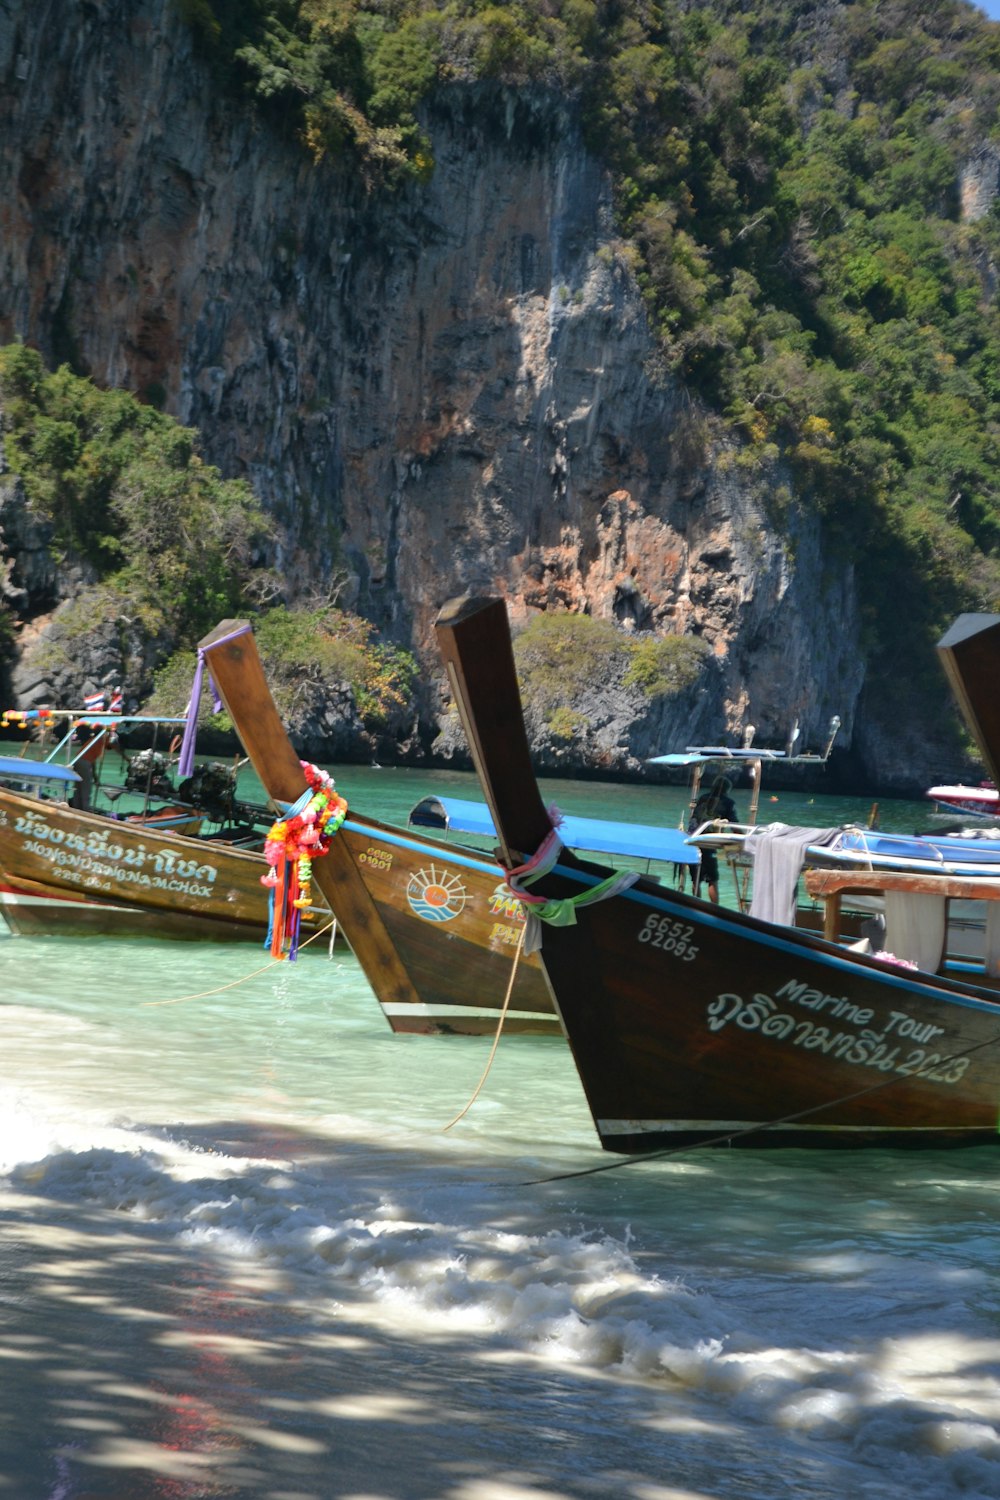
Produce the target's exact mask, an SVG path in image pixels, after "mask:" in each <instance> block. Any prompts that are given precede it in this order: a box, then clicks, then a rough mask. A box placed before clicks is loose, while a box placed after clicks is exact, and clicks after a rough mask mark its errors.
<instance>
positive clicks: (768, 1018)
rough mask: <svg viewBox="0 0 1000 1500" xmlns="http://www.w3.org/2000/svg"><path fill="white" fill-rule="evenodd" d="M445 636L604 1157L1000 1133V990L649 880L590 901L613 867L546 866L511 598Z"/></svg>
mask: <svg viewBox="0 0 1000 1500" xmlns="http://www.w3.org/2000/svg"><path fill="white" fill-rule="evenodd" d="M437 633H438V640H439V643H440V645H441V649H442V654H443V656H444V660H445V665H446V667H447V670H448V674H449V679H450V681H451V685H452V689H453V692H454V694H455V699H456V703H457V706H458V709H459V712H460V715H461V717H462V721H463V724H464V726H465V729H466V734H467V737H468V740H469V745H470V748H471V750H472V754H473V759H474V761H475V763H476V769H477V771H478V772H479V776H480V781H481V783H482V787H483V792H484V795H485V798H486V801H487V804H488V805H489V808H490V812H491V814H492V817H493V822H494V826H495V827H496V829H497V831H498V838H499V841H500V847H501V851H502V855H503V859H504V863H505V865H506V866H507V867H508V868H509V869H511V870H519V869H520V870H521V871H522V872H523V871H524V868H525V862H526V861H530V862H531V864H532V868H533V870H534V878H533V881H532V885H531V894H532V895H533V896H535V897H542V898H544V899H545V900H546V901H547V902H548V903H555V904H554V905H550V906H549V908H548V910H547V911H546V916H547V917H548V918H549V919H550V920H549V921H548V922H543V924H542V932H543V938H542V945H541V961H542V966H543V968H544V970H545V973H546V975H547V977H548V980H549V985H550V988H551V990H552V993H553V996H554V998H555V1001H556V1004H557V1007H558V1009H559V1012H560V1015H561V1017H562V1021H563V1025H564V1027H565V1030H566V1034H567V1036H568V1038H569V1043H570V1046H571V1048H572V1052H573V1056H574V1059H575V1061H576V1065H577V1070H578V1072H579V1074H580V1079H581V1082H582V1084H583V1088H584V1092H585V1093H586V1096H587V1101H588V1104H589V1106H590V1110H591V1114H592V1116H593V1119H594V1123H595V1126H596V1128H597V1131H598V1135H599V1137H600V1140H601V1144H602V1145H603V1146H604V1147H605V1148H606V1149H608V1150H611V1151H621V1152H641V1151H652V1150H662V1149H664V1148H667V1149H670V1148H678V1147H687V1146H693V1145H701V1144H725V1145H735V1144H740V1145H744V1144H745V1145H752V1146H762V1145H808V1146H897V1145H905V1146H934V1147H939V1146H944V1145H959V1144H962V1145H972V1144H975V1145H980V1144H986V1143H989V1144H993V1143H995V1142H996V1141H997V1140H998V1105H1000V1006H998V1005H997V1004H996V1001H995V998H994V997H993V996H992V995H990V994H989V993H988V992H987V991H985V990H982V989H979V988H977V987H972V986H967V985H965V984H959V983H957V982H955V981H953V980H949V979H945V978H939V977H937V976H936V975H931V974H927V973H922V972H920V971H916V970H912V969H907V968H903V967H901V966H899V965H896V964H888V963H886V962H884V961H881V960H877V959H873V958H867V957H863V956H861V955H858V954H853V953H849V952H847V951H845V950H844V949H841V948H838V947H836V946H835V945H834V944H832V943H828V942H826V941H825V940H823V939H821V938H817V937H813V936H812V935H811V934H809V933H806V932H802V931H799V930H798V929H796V928H793V927H787V928H786V927H779V926H775V925H773V924H771V923H766V922H761V921H758V920H756V919H755V918H752V917H750V916H748V915H745V914H743V913H740V912H733V911H728V910H726V909H724V908H722V907H719V906H714V905H711V904H709V903H707V902H703V901H701V900H699V899H697V898H695V897H693V896H687V895H685V894H683V893H682V892H679V891H669V890H667V889H665V888H663V887H660V886H655V885H653V884H651V883H650V882H647V881H644V880H642V879H640V880H638V881H637V882H636V883H635V884H634V885H633V886H632V888H631V889H630V890H627V891H625V892H624V893H622V892H620V891H619V892H618V893H616V894H610V893H609V891H608V890H607V889H605V890H604V891H603V892H598V893H597V897H596V899H595V894H594V887H595V886H599V885H601V884H602V882H604V881H605V880H606V879H607V877H609V876H610V875H611V874H612V872H611V871H609V870H608V869H607V868H606V867H604V866H600V865H595V864H589V863H583V862H581V861H579V860H577V859H576V858H575V857H574V856H573V855H572V854H571V853H569V852H568V851H565V850H564V851H562V853H561V854H559V856H558V861H557V863H556V864H555V865H554V867H551V866H550V863H549V856H550V854H551V847H550V846H551V841H552V829H551V825H550V821H549V818H548V814H547V813H546V810H545V806H544V803H543V802H542V799H541V797H540V795H539V792H538V787H537V783H536V782H535V779H534V774H533V771H532V769H531V760H530V752H529V749H528V741H527V736H526V734H525V732H524V724H523V717H522V713H521V707H520V700H519V695H518V690H517V680H516V674H515V671H514V662H513V655H512V652H511V649H510V636H509V628H508V624H507V616H506V609H505V606H504V604H503V601H501V600H496V599H493V600H479V599H463V600H455V601H452V603H451V604H449V605H446V606H445V608H444V609H443V610H442V612H441V615H440V616H439V619H438V622H437ZM583 895H589V896H590V898H591V900H590V904H586V905H584V904H579V901H578V898H579V897H581V896H583ZM567 901H570V902H572V903H573V905H572V908H568V907H567V906H566V905H565V903H566V902H567Z"/></svg>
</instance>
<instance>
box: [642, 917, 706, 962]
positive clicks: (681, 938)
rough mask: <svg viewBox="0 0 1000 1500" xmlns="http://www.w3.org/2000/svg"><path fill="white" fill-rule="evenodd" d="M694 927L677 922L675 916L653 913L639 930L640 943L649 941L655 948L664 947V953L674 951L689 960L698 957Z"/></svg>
mask: <svg viewBox="0 0 1000 1500" xmlns="http://www.w3.org/2000/svg"><path fill="white" fill-rule="evenodd" d="M693 932H694V928H693V927H689V926H687V925H686V924H685V923H684V922H675V921H674V919H673V917H659V916H657V915H656V913H655V912H654V913H652V914H651V915H650V916H648V917H647V918H646V921H645V924H644V926H643V927H641V928H640V930H639V941H640V943H649V944H651V945H652V947H654V948H662V949H663V951H664V953H672V954H674V956H675V957H676V958H683V959H684V960H685V961H689V960H690V959H692V958H697V957H698V949H697V946H696V945H695V944H693V943H692V942H691V935H692V933H693Z"/></svg>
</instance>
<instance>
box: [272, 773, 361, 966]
mask: <svg viewBox="0 0 1000 1500" xmlns="http://www.w3.org/2000/svg"><path fill="white" fill-rule="evenodd" d="M299 764H300V765H301V767H302V770H303V773H304V775H305V778H306V781H307V783H308V789H307V790H306V791H304V792H303V793H302V796H301V797H300V798H299V800H298V801H297V802H294V803H293V804H292V805H291V806H290V807H289V808H288V811H287V812H286V813H285V815H284V817H282V818H279V819H278V820H277V822H275V823H273V824H272V825H271V828H270V831H269V832H268V835H267V839H266V841H265V844H264V858H265V859H266V860H267V863H268V870H267V873H266V874H265V875H262V876H261V877H260V883H261V885H263V886H268V887H269V888H270V907H269V918H268V932H267V941H266V943H265V947H268V948H270V950H271V953H272V956H273V957H274V958H284V957H285V956H286V952H287V956H288V958H289V959H290V960H291V961H292V962H294V960H295V958H296V956H297V954H298V948H299V930H300V926H301V919H302V912H303V910H304V909H305V908H306V907H308V906H311V905H312V866H313V860H314V859H319V858H320V856H321V855H324V854H325V853H326V852H327V850H328V849H329V847H330V840H331V839H332V838H333V835H334V834H335V833H336V832H337V830H338V828H339V827H340V825H341V823H343V821H344V819H345V818H346V817H347V802H346V801H345V799H344V798H343V797H341V796H340V795H339V793H338V792H337V790H336V786H335V783H334V780H333V777H332V776H330V775H328V774H327V772H326V771H321V770H320V769H319V767H318V766H314V765H311V764H310V763H309V762H308V761H305V760H303V761H300V762H299Z"/></svg>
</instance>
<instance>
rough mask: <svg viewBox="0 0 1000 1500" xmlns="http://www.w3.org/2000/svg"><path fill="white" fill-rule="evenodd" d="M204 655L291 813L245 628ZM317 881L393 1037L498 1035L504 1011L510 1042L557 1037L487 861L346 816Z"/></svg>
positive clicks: (537, 970)
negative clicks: (520, 1036) (519, 1035)
mask: <svg viewBox="0 0 1000 1500" xmlns="http://www.w3.org/2000/svg"><path fill="white" fill-rule="evenodd" d="M199 651H200V653H201V655H202V657H203V660H204V661H205V663H206V664H207V666H208V668H209V670H210V672H211V674H212V677H213V680H214V682H215V685H216V687H217V689H218V691H219V694H220V696H221V698H222V700H223V702H224V703H225V706H226V709H227V712H228V713H229V716H230V718H231V719H232V721H233V724H234V725H235V727H236V731H237V733H238V735H239V737H240V739H241V741H242V743H243V746H244V749H245V750H246V753H247V755H248V756H249V757H250V760H251V762H252V763H253V766H254V769H255V770H256V772H257V775H258V777H259V778H260V781H261V784H262V785H263V787H264V789H265V791H266V792H267V794H268V796H270V797H271V798H272V799H273V800H274V802H275V803H276V804H277V805H279V806H282V807H287V806H289V805H291V804H294V803H295V802H296V800H297V799H298V798H299V797H300V796H301V795H302V793H303V792H304V791H305V790H306V778H305V774H304V772H303V769H302V762H301V761H300V760H299V758H298V756H297V754H296V752H295V750H294V749H293V747H292V744H291V741H290V740H289V738H288V735H287V734H286V732H285V728H284V725H283V724H282V722H281V718H280V716H279V714H278V712H277V709H276V708H275V706H274V700H273V699H272V697H271V693H270V690H269V688H268V686H267V682H266V679H265V676H264V672H263V668H262V666H261V662H260V657H259V655H258V652H257V645H256V642H255V640H254V637H253V632H252V630H251V627H250V625H249V623H248V622H246V621H233V620H226V621H223V622H222V624H220V625H219V626H218V627H217V628H216V629H215V630H214V631H212V632H211V633H210V634H209V635H208V636H206V637H205V639H204V640H203V641H202V642H201V643H200V646H199ZM313 881H314V883H315V884H316V885H318V886H319V888H320V890H321V891H322V892H323V894H324V896H325V897H326V899H327V901H328V902H329V904H330V906H331V908H332V909H333V911H334V913H335V914H336V917H337V921H338V924H339V927H340V930H341V932H342V933H343V935H344V937H345V938H346V940H347V942H348V943H349V945H350V947H351V948H352V949H353V951H354V953H355V955H356V957H357V959H358V961H359V963H360V964H361V967H362V968H363V970H364V972H365V976H366V978H367V979H368V982H369V984H370V985H371V987H372V989H373V990H374V991H375V994H376V996H377V998H378V1001H379V1004H380V1005H381V1007H382V1010H383V1012H384V1014H385V1016H386V1018H387V1020H388V1021H389V1024H390V1026H391V1027H392V1028H393V1030H394V1031H400V1032H444V1033H470V1034H471V1033H492V1032H494V1031H495V1030H496V1028H497V1025H498V1021H499V1018H500V1014H501V1011H502V1010H503V1008H504V1006H505V1004H506V1011H505V1013H504V1027H505V1029H506V1030H510V1031H527V1032H542V1033H545V1032H549V1033H558V1032H559V1023H558V1019H557V1017H556V1013H555V1008H554V1006H553V1004H552V999H551V996H550V995H549V991H548V988H547V986H546V983H545V979H544V976H543V974H542V971H541V967H540V965H539V963H538V960H537V958H532V959H530V960H529V959H528V958H527V957H526V956H519V955H520V939H521V934H522V932H523V930H524V921H525V919H524V908H523V906H522V905H521V903H520V902H519V901H517V900H516V899H515V898H514V897H512V896H511V894H510V893H509V892H508V891H507V890H506V888H505V886H504V883H503V879H502V875H501V872H500V871H499V870H498V869H497V867H496V865H495V864H494V863H493V862H492V861H491V859H490V858H489V857H488V856H485V855H483V854H482V853H481V852H477V851H474V850H469V849H462V848H460V847H456V846H455V845H450V844H445V843H443V842H440V841H438V840H434V839H431V838H427V837H424V836H422V835H418V834H414V833H412V832H410V831H408V830H405V829H401V828H393V827H391V826H389V825H388V824H385V823H381V822H379V821H378V820H377V819H374V818H368V817H365V816H364V815H362V814H360V813H358V812H356V811H355V810H354V809H351V810H350V812H349V814H348V816H347V818H346V819H345V821H344V822H343V824H342V825H341V827H340V830H339V832H338V833H337V834H336V835H335V836H334V837H333V839H332V841H331V844H330V849H329V852H328V853H327V854H326V855H324V856H323V858H321V859H318V860H316V861H315V863H314V865H313ZM261 899H262V902H263V900H264V899H265V898H264V897H263V895H262V898H261ZM515 960H516V962H515ZM508 991H509V997H508Z"/></svg>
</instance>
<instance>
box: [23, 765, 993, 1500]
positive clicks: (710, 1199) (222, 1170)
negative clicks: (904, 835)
mask: <svg viewBox="0 0 1000 1500" xmlns="http://www.w3.org/2000/svg"><path fill="white" fill-rule="evenodd" d="M338 785H339V788H340V790H341V791H342V792H343V793H344V794H345V795H346V796H347V797H348V800H349V801H350V803H351V805H352V807H354V809H355V810H356V811H368V812H372V813H374V814H376V815H377V816H380V817H383V818H385V819H387V820H389V821H405V818H406V815H407V814H408V812H409V809H410V807H412V806H413V805H414V803H416V802H417V801H418V800H419V798H420V797H421V796H423V795H425V794H427V793H429V792H433V791H436V792H438V793H446V794H447V793H449V792H450V793H451V794H452V795H456V796H466V797H468V796H475V795H476V791H475V783H474V782H473V780H472V778H471V777H469V776H465V775H462V774H459V773H455V774H447V775H441V774H440V773H438V774H435V775H433V776H430V775H428V774H426V773H421V772H416V771H390V770H376V769H369V768H367V767H365V768H344V769H343V770H342V771H340V772H339V773H338ZM252 790H253V789H252V786H251V784H250V782H249V781H247V783H246V786H245V794H246V795H248V796H249V795H252ZM543 791H544V794H545V796H546V799H547V800H549V801H553V800H554V801H555V802H557V803H558V805H559V806H560V807H561V808H562V810H563V811H565V812H568V813H578V814H581V815H585V816H597V817H609V818H620V819H625V818H630V819H633V820H641V821H650V822H653V821H660V822H664V823H667V824H669V826H676V823H677V821H678V820H679V818H680V817H681V816H682V814H683V813H684V810H685V808H686V802H687V793H686V789H685V788H684V787H677V788H666V787H656V788H652V787H619V786H602V785H596V784H593V783H575V782H552V783H548V784H547V785H545V787H544V788H543ZM744 795H745V794H741V789H740V788H739V786H737V790H736V798H737V802H738V805H739V806H740V808H741V809H742V808H743V807H744V806H745V801H744V800H743V799H744ZM767 795H768V794H767V790H766V788H765V798H764V801H762V813H761V816H762V817H765V816H768V815H770V816H778V817H780V818H781V819H782V820H783V821H787V822H792V823H801V824H803V825H806V824H808V825H812V824H814V823H815V826H822V825H824V824H826V823H828V822H838V823H839V822H845V821H855V820H858V821H866V820H867V816H868V812H869V809H870V805H871V804H870V801H867V800H864V799H855V800H849V799H838V800H836V801H834V800H833V799H827V798H819V797H817V798H815V799H814V800H810V799H809V798H808V797H805V796H800V795H798V794H793V793H781V792H779V793H777V794H776V795H777V796H778V799H779V800H778V802H777V803H776V804H772V803H770V802H768V801H767ZM924 814H925V808H924V806H923V805H922V804H912V803H901V802H887V801H883V802H881V805H880V821H881V826H882V827H883V828H886V829H890V830H892V831H911V830H912V829H913V828H914V827H916V826H917V825H918V822H919V821H920V818H921V817H922V816H924ZM0 986H2V988H0V1057H2V1058H3V1069H2V1072H0V1320H2V1330H3V1331H2V1338H0V1371H2V1381H3V1384H2V1386H0V1495H10V1496H12V1497H16V1500H36V1497H37V1500H85V1497H86V1500H203V1497H205V1500H215V1497H247V1500H250V1497H253V1500H257V1497H260V1500H334V1497H336V1500H422V1497H427V1500H560V1497H573V1500H577V1497H579V1500H592V1497H595V1496H596V1497H601V1500H604V1497H612V1496H613V1497H627V1500H700V1497H712V1500H731V1497H752V1500H792V1497H795V1500H803V1497H808V1500H834V1497H836V1500H841V1497H845V1496H851V1497H854V1496H861V1497H867V1500H886V1497H897V1496H903V1495H905V1496H908V1497H909V1496H914V1497H917V1500H959V1497H961V1500H970V1497H971V1500H978V1497H986V1496H991V1497H992V1496H995V1495H996V1494H997V1493H998V1492H1000V1292H998V1286H1000V1282H998V1280H997V1271H998V1262H1000V1241H998V1237H997V1234H996V1223H997V1219H998V1213H1000V1175H998V1167H1000V1155H997V1154H995V1153H994V1152H993V1151H991V1150H975V1151H971V1152H962V1153H957V1154H949V1153H936V1152H935V1153H914V1154H912V1155H903V1154H900V1155H893V1154H891V1153H886V1152H875V1153H858V1154H853V1153H850V1152H845V1153H836V1152H817V1153H805V1152H785V1151H778V1152H766V1151H738V1152H737V1151H722V1152H714V1153H713V1152H707V1151H700V1152H699V1151H690V1152H686V1153H681V1154H679V1155H676V1156H674V1157H672V1158H667V1159H664V1160H659V1161H655V1162H652V1161H648V1162H642V1163H634V1164H627V1163H622V1162H621V1161H619V1160H617V1159H615V1158H610V1157H607V1156H606V1155H604V1154H603V1153H602V1152H601V1151H600V1149H599V1147H598V1145H597V1142H596V1137H595V1135H594V1131H593V1127H592V1125H591V1122H590V1118H589V1115H588V1113H587V1110H586V1107H585V1105H584V1101H583V1098H582V1094H581V1091H580V1087H579V1082H578V1080H577V1078H576V1074H575V1071H574V1068H573V1065H572V1060H571V1058H570V1056H569V1053H568V1050H567V1049H566V1047H565V1046H564V1044H563V1043H562V1042H561V1041H560V1040H559V1039H556V1038H529V1037H509V1038H508V1037H501V1039H500V1041H499V1044H498V1046H497V1049H496V1054H495V1057H493V1059H492V1062H491V1048H492V1039H491V1038H489V1037H479V1038H475V1037H461V1038H439V1037H396V1036H393V1035H392V1034H391V1033H390V1032H389V1030H388V1028H387V1026H386V1024H385V1022H384V1021H383V1019H382V1017H381V1013H380V1011H379V1010H378V1007H377V1005H376V1004H375V1002H374V999H373V997H372V995H371V993H370V991H369V989H368V987H367V985H366V983H365V981H364V979H363V977H362V975H361V974H360V971H359V970H358V968H357V965H356V963H355V962H354V960H353V958H352V957H351V956H350V955H347V954H343V953H340V952H339V951H338V952H336V953H335V954H334V956H333V957H332V958H330V957H329V956H328V955H327V954H326V953H325V952H322V953H317V952H312V951H310V952H309V953H306V954H304V955H303V956H302V958H301V959H300V961H299V962H298V963H297V964H294V965H290V964H287V963H285V964H278V965H273V964H271V963H270V962H269V961H268V959H267V958H266V956H265V955H264V954H263V953H262V951H260V950H258V949H257V948H256V947H254V946H250V945H247V946H243V945H240V946H238V947H233V946H226V947H225V948H223V947H215V946H214V945H209V944H206V945H201V944H199V945H188V944H176V943H168V942H156V941H151V940H141V941H132V942H118V943H116V942H103V941H90V942H76V941H71V940H47V941H46V940H31V941H27V940H21V939H5V940H0ZM998 1035H1000V1027H998ZM998 1105H1000V1101H998Z"/></svg>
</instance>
